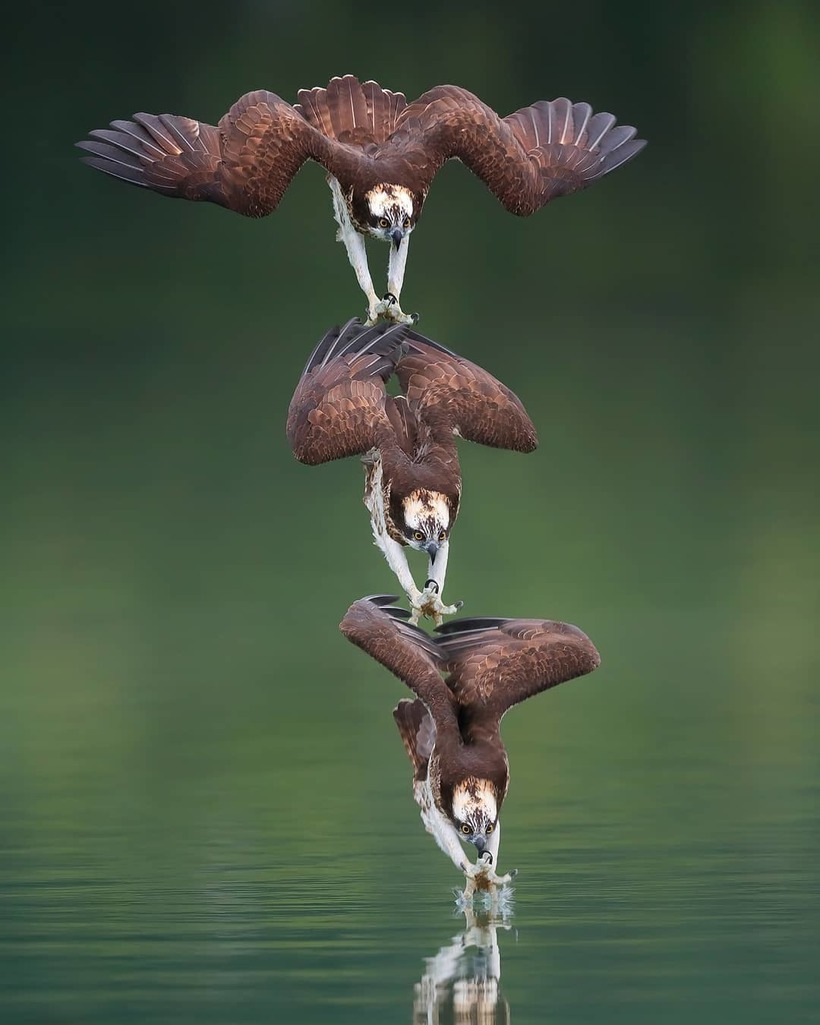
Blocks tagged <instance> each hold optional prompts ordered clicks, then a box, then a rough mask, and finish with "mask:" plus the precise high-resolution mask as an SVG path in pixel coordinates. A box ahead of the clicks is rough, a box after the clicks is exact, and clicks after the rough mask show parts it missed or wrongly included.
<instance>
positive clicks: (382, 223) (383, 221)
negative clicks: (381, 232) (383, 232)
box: [379, 217, 390, 228]
mask: <svg viewBox="0 0 820 1025" xmlns="http://www.w3.org/2000/svg"><path fill="white" fill-rule="evenodd" d="M389 224H390V221H388V219H387V218H386V217H380V218H379V227H380V228H387V227H388V226H389Z"/></svg>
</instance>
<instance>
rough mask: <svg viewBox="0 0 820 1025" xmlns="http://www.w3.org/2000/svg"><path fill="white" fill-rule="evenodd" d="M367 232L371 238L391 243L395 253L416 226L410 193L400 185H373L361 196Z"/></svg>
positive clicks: (416, 214)
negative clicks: (365, 205)
mask: <svg viewBox="0 0 820 1025" xmlns="http://www.w3.org/2000/svg"><path fill="white" fill-rule="evenodd" d="M364 198H365V201H366V203H367V230H368V231H369V232H370V234H371V235H372V236H373V237H374V238H380V239H381V240H382V241H383V242H392V244H393V245H394V246H395V247H396V248H397V249H398V247H399V246H400V245H401V242H402V239H403V238H405V237H406V236H407V235H409V234H410V232H411V231H412V230H413V228H414V227H415V226H416V218H417V217H418V211H417V210H416V209H415V204H414V202H413V193H412V192H411V191H410V190H409V189H408V188H405V186H404V185H388V184H381V185H376V186H374V187H373V188H372V189H370V190H369V191H368V192H366V193H365V197H364Z"/></svg>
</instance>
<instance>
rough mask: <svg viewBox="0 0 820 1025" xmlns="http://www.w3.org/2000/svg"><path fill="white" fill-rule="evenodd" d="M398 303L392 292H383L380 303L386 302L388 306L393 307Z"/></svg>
mask: <svg viewBox="0 0 820 1025" xmlns="http://www.w3.org/2000/svg"><path fill="white" fill-rule="evenodd" d="M398 301H399V300H398V299H397V298H396V297H395V296H394V295H393V293H392V292H385V293H384V295H383V296H382V302H386V303H388V305H390V306H393V305H395V304H396V303H397V302H398Z"/></svg>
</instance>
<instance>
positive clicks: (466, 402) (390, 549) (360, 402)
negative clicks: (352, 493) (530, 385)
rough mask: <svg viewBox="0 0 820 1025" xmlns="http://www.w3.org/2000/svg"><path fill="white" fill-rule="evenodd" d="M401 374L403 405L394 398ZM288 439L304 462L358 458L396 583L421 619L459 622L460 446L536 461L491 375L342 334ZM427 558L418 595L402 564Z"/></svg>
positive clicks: (527, 430)
mask: <svg viewBox="0 0 820 1025" xmlns="http://www.w3.org/2000/svg"><path fill="white" fill-rule="evenodd" d="M391 375H395V377H396V378H397V380H398V383H399V385H400V387H401V390H402V394H401V395H397V396H392V395H390V394H388V392H387V387H386V385H387V381H388V379H389V378H390V377H391ZM287 435H288V440H289V441H290V445H291V448H292V449H293V453H294V455H295V456H296V458H297V459H298V460H299V461H300V462H303V463H309V464H316V463H327V462H330V461H331V460H333V459H342V458H344V457H345V456H353V455H359V456H361V457H362V460H363V462H364V464H365V469H366V475H365V476H366V481H365V495H364V502H365V505H366V506H367V508H368V510H369V511H370V520H371V526H372V530H373V538H374V540H375V543H376V545H377V546H378V547H379V548H380V549H381V551H382V552H383V554H384V556H385V558H386V559H387V562H388V564H389V565H390V568H391V569H392V570H393V572H394V573H395V574H396V576H397V577H398V580H399V583H400V584H401V586H402V588H403V589H404V591H405V592H406V594H407V596H408V598H409V599H410V603H411V605H412V608H413V617H414V620H415V619H417V618H418V616H419V615H427V616H430V617H431V618H433V619H434V620H435V621H436V622H437V623H440V622H441V617H442V616H443V615H449V614H452V613H454V612H456V611H457V608H458V606H456V605H445V604H444V603H443V602H442V598H441V596H442V594H443V591H444V579H445V574H446V572H447V559H448V553H449V546H450V532H451V531H452V528H453V524H454V523H455V520H456V517H457V515H458V511H459V505H460V500H461V469H460V467H459V462H458V451H457V449H456V436H459V437H462V438H465V439H467V440H468V441H475V442H479V443H480V444H482V445H491V446H493V447H495V448H507V449H513V450H515V451H518V452H531V451H532V450H533V449H534V448H535V447H536V445H537V443H538V439H537V435H536V433H535V428H534V427H533V424H532V421H531V420H530V418H529V417H528V416H527V414H526V411H525V410H524V407H523V406H522V404H521V402H520V401H519V399H518V398H517V397H516V396H515V395H514V394H513V393H512V392H511V391H510V389H509V388H507V387H505V386H504V385H503V384H501V382H500V381H497V380H496V379H495V378H494V377H493V376H492V375H491V374H488V373H487V371H486V370H482V369H481V367H479V366H476V364H475V363H470V362H469V360H466V359H462V358H461V357H460V356H457V355H456V354H455V353H454V352H450V351H449V350H448V349H445V348H444V347H443V346H441V345H439V344H438V343H436V342H433V341H431V339H429V338H424V337H423V336H422V335H419V334H417V333H416V332H415V331H412V330H410V329H409V328H408V327H406V326H405V325H399V324H388V323H382V324H379V325H376V326H375V327H366V326H364V325H362V324H361V322H359V321H357V320H351V321H348V323H347V324H345V325H344V326H343V327H342V328H338V327H336V328H333V329H332V330H331V331H329V332H328V333H327V334H326V335H325V337H324V338H323V339H322V340H321V342H319V344H318V346H317V347H316V348H315V349H314V351H313V353H312V354H311V356H310V358H309V359H308V361H307V364H306V366H305V369H304V371H303V372H302V376H301V378H300V380H299V383H298V385H297V386H296V391H295V392H294V394H293V398H292V399H291V403H290V408H289V410H288V420H287ZM407 547H409V548H415V549H417V550H418V551H422V552H425V553H426V554H427V556H428V570H427V580H426V583H425V586H424V588H423V589H419V588H418V587H417V586H416V584H415V581H414V580H413V575H412V573H411V572H410V568H409V566H408V564H407V558H406V556H405V554H404V550H405V548H407Z"/></svg>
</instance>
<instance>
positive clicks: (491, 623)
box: [436, 616, 509, 635]
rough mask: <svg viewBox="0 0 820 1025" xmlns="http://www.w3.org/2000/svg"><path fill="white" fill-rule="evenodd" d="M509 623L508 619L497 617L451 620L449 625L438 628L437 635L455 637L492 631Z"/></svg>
mask: <svg viewBox="0 0 820 1025" xmlns="http://www.w3.org/2000/svg"><path fill="white" fill-rule="evenodd" d="M507 622H509V620H508V619H504V618H500V617H497V616H472V617H471V618H469V619H451V620H450V622H449V623H442V625H441V626H437V627H436V633H438V634H445V635H453V634H462V633H467V632H469V631H476V630H490V629H494V628H497V627H499V626H503V625H504V623H507Z"/></svg>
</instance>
